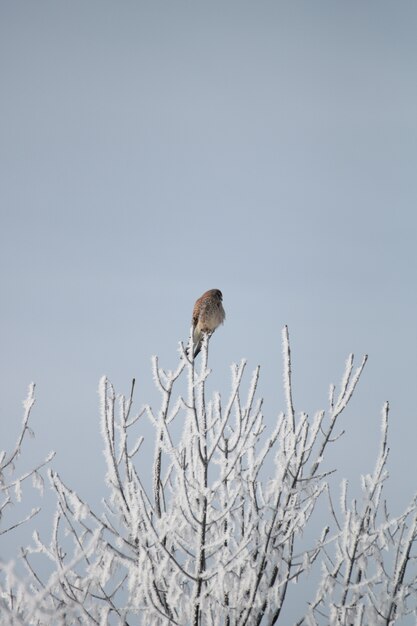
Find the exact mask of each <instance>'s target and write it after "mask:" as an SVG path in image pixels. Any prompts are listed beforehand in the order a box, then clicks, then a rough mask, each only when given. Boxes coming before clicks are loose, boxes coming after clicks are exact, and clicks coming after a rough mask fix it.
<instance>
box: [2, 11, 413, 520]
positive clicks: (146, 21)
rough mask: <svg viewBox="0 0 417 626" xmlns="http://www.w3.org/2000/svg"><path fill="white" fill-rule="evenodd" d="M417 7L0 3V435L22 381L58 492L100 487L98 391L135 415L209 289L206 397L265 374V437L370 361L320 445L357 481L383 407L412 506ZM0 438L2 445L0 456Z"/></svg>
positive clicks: (17, 415)
mask: <svg viewBox="0 0 417 626" xmlns="http://www.w3.org/2000/svg"><path fill="white" fill-rule="evenodd" d="M416 32H417V4H416V3H415V2H414V1H411V0H410V1H403V0H398V1H396V2H393V1H390V2H388V1H385V0H375V1H367V0H362V1H358V2H347V1H345V2H341V1H340V2H335V1H334V0H318V1H316V2H311V0H299V1H294V0H288V1H285V2H282V1H277V0H274V1H270V2H269V1H268V2H267V1H264V0H259V1H256V2H255V1H251V2H247V1H246V0H239V1H238V2H235V1H228V2H224V1H223V0H222V1H221V2H217V1H214V0H210V1H201V2H186V1H182V0H175V1H167V0H166V1H164V2H161V1H159V0H152V1H148V2H141V1H138V0H135V1H133V0H132V1H128V0H126V1H124V2H116V1H111V2H110V1H107V0H89V1H88V2H85V0H71V2H63V1H60V0H50V1H45V0H38V1H37V2H31V1H29V0H28V1H21V0H13V1H6V0H3V1H2V2H1V3H0V86H1V87H0V88H1V98H0V172H1V184H0V207H1V229H0V236H1V243H0V253H1V285H2V286H1V295H2V298H1V309H0V315H1V376H0V397H1V405H2V406H1V424H0V428H1V431H0V434H1V441H2V442H3V443H5V444H7V443H8V442H9V441H11V440H12V439H13V438H14V436H15V434H16V432H17V428H18V423H19V421H20V419H21V414H22V409H21V400H22V399H23V398H24V397H25V394H26V388H27V385H28V383H29V382H31V381H32V380H34V381H35V382H36V383H37V404H36V409H35V411H34V414H33V427H34V429H35V431H36V435H37V436H36V440H35V442H33V443H30V444H29V446H28V447H27V462H28V463H30V461H31V460H32V459H38V458H40V457H41V456H42V454H43V453H46V452H48V451H49V450H50V449H55V450H56V451H57V457H56V460H55V461H54V467H55V468H56V469H57V470H58V471H59V472H60V474H61V476H62V478H63V479H64V480H66V482H68V483H69V484H71V485H72V486H73V487H74V488H76V489H77V490H79V492H80V494H81V495H83V496H85V497H87V498H92V499H94V498H95V497H96V495H97V494H100V495H101V493H102V490H103V467H104V464H103V457H102V455H101V452H100V450H101V447H102V446H101V440H100V433H99V422H98V396H97V386H98V381H99V378H100V376H101V375H102V374H107V375H108V376H109V377H110V379H111V380H112V381H113V382H114V384H115V385H116V387H117V389H118V390H119V391H121V392H125V393H127V392H128V391H129V387H130V381H131V378H132V377H133V376H134V377H136V379H137V382H138V388H137V395H136V399H137V405H141V404H142V403H145V402H149V401H153V400H154V399H155V392H154V388H153V382H152V379H151V373H150V357H151V355H152V354H158V355H159V356H160V359H161V365H162V366H164V367H166V368H171V367H174V365H175V363H176V359H177V346H178V341H180V340H181V339H186V337H187V334H188V330H189V325H190V317H191V311H192V306H193V303H194V301H195V299H196V298H197V297H198V296H199V295H201V293H202V292H203V291H205V290H206V289H209V288H213V287H218V288H220V289H221V290H222V291H223V294H224V306H225V309H226V313H227V319H226V324H225V326H224V327H222V328H220V329H219V330H218V331H217V332H216V334H215V335H214V337H213V340H212V342H211V352H210V360H211V366H212V367H213V370H214V374H213V386H215V387H216V388H218V389H219V390H220V391H221V392H222V393H223V394H226V393H227V391H228V389H229V365H230V364H231V363H232V362H233V361H237V360H240V359H241V358H242V357H244V358H247V359H248V362H249V368H250V369H252V368H254V367H255V366H256V365H258V364H260V365H261V368H262V370H261V389H260V391H261V393H262V394H263V395H264V396H265V415H266V421H267V423H268V424H270V425H272V424H273V423H274V420H275V417H276V415H277V414H278V412H279V411H280V410H281V409H283V408H284V403H283V394H282V391H281V379H282V371H281V346H280V341H281V339H280V334H281V328H282V326H283V325H284V324H288V326H289V329H290V335H291V338H292V349H293V359H294V362H293V369H294V381H295V389H294V395H295V404H296V409H297V410H306V411H307V412H310V413H313V412H314V411H315V410H317V409H318V408H322V407H326V400H327V391H328V385H329V383H330V382H338V381H339V379H340V377H341V374H342V371H343V365H344V361H345V358H346V356H347V355H348V353H349V352H351V351H353V352H355V355H357V356H358V358H359V357H360V356H361V355H362V354H364V353H368V354H369V362H368V364H367V366H366V370H365V372H364V376H363V379H362V381H361V384H360V388H359V389H358V393H357V395H356V398H355V401H354V402H353V403H352V406H351V409H350V411H349V414H348V415H347V416H346V418H345V421H344V423H343V426H344V427H345V428H346V429H347V431H348V433H347V435H346V437H345V439H344V440H340V441H339V442H338V444H337V447H335V452H334V460H335V461H337V464H338V467H339V476H340V479H342V477H344V476H349V477H350V478H351V479H354V478H355V477H357V478H359V475H360V473H361V472H366V471H371V470H372V469H373V464H374V458H375V453H376V449H377V443H378V438H379V433H380V428H379V416H380V410H381V407H382V404H383V402H384V401H385V400H386V399H389V400H390V402H391V417H392V422H391V448H392V453H391V459H390V465H389V467H390V472H391V480H392V486H391V489H392V492H393V496H392V497H393V507H392V508H393V512H394V513H395V512H398V507H399V506H404V504H405V503H406V501H407V500H408V499H409V498H410V497H411V495H412V494H413V493H414V492H415V491H416V490H417V478H416V476H417V472H416V464H417V461H416V460H415V459H416V455H415V441H416V437H417V426H416V401H415V396H414V392H415V387H416V382H415V381H416V374H417V356H416V355H417V330H416V323H417V295H416V294H417V289H416V282H417V281H416V278H417V276H416V274H417V259H416V256H417V255H416V239H417V207H416V197H417V175H416V174H417V71H416V68H417V37H416ZM3 443H2V444H1V445H0V448H1V447H4V446H3Z"/></svg>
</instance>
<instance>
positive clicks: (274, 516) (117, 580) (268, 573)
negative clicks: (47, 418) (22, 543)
mask: <svg viewBox="0 0 417 626" xmlns="http://www.w3.org/2000/svg"><path fill="white" fill-rule="evenodd" d="M188 354H190V358H189V357H188V356H187V351H186V350H185V349H184V346H182V345H181V355H180V361H179V363H178V366H177V368H176V370H175V371H168V372H165V371H163V370H162V369H161V368H160V367H159V362H158V359H157V358H155V359H154V361H153V375H154V379H155V382H156V385H157V388H158V390H159V392H160V395H161V403H160V406H159V408H158V409H157V410H155V409H153V408H152V407H151V406H149V405H145V406H144V407H143V408H142V409H141V410H140V411H139V412H137V413H134V412H133V392H134V386H135V383H134V381H133V384H132V388H131V392H130V395H129V396H128V397H125V396H118V395H116V393H115V390H114V389H113V386H112V385H111V383H110V382H109V381H108V380H107V378H103V379H102V380H101V382H100V389H99V391H100V401H101V426H102V435H103V440H104V444H105V458H106V464H107V474H106V482H107V486H108V492H109V496H108V498H107V499H106V501H105V502H104V505H103V511H102V512H99V513H98V512H96V511H93V510H92V508H91V507H90V506H89V505H88V503H87V502H85V501H83V500H82V499H81V498H80V496H79V495H78V494H77V493H75V492H74V491H73V490H72V489H71V488H70V487H68V486H67V485H66V484H65V483H64V482H63V480H62V479H61V477H60V476H59V474H58V473H57V472H55V471H50V480H51V484H52V485H53V488H54V490H55V492H56V495H57V499H58V508H57V513H56V516H55V519H54V525H53V533H52V540H51V542H50V543H48V544H47V543H45V542H44V541H42V540H41V538H40V537H39V536H38V535H37V536H36V537H35V545H34V546H33V547H32V548H31V551H28V550H25V551H24V552H23V558H24V561H25V563H26V566H27V568H28V572H29V575H30V576H31V585H32V587H31V591H30V593H31V597H32V604H31V605H29V603H28V602H26V604H25V603H21V605H20V613H19V611H18V610H17V609H16V610H15V611H14V613H13V615H16V619H17V618H19V619H21V618H22V616H24V623H26V624H31V623H33V624H50V623H51V616H53V622H54V623H62V624H76V623H79V624H100V625H101V624H102V625H104V624H125V625H128V624H129V625H133V624H135V625H136V624H143V625H154V626H159V625H161V626H162V625H168V624H178V625H180V626H185V625H187V626H188V625H192V626H209V625H213V626H215V625H216V626H217V625H222V626H223V625H224V626H232V625H233V626H254V625H261V624H262V625H269V626H272V625H273V624H277V623H288V621H286V622H285V621H284V620H285V619H286V617H285V614H284V610H285V607H286V605H287V604H288V597H289V594H288V585H289V583H290V582H291V581H298V580H301V579H302V578H303V577H304V576H305V574H306V573H307V572H309V571H310V570H311V569H312V568H316V569H317V570H320V568H321V572H322V576H321V580H320V582H319V585H318V588H317V591H316V593H315V597H314V598H313V600H312V601H311V602H310V603H309V604H308V605H307V604H306V607H307V609H306V610H305V614H304V615H303V617H301V618H300V620H299V621H298V624H299V625H301V624H307V625H313V624H314V625H318V624H343V625H345V626H348V625H351V624H352V625H362V626H366V625H369V624H386V625H389V624H393V623H394V622H396V621H398V620H399V619H400V618H401V617H402V616H404V615H406V614H407V613H409V612H415V600H416V590H415V583H416V577H415V571H414V560H413V559H414V557H413V552H412V551H413V546H414V541H415V535H416V532H417V517H416V515H417V507H416V502H415V501H413V502H412V503H411V504H410V506H409V507H408V508H407V510H406V511H405V512H404V513H403V514H402V515H400V516H399V517H396V518H390V516H389V514H388V509H387V506H386V503H385V502H384V500H383V499H382V490H383V485H384V481H385V480H386V478H387V472H386V461H387V455H388V446H387V428H388V405H386V406H385V407H384V412H383V432H382V442H381V448H380V452H379V455H378V459H377V463H376V467H375V470H374V472H373V474H372V475H369V476H365V477H364V478H363V479H362V489H363V498H362V501H361V502H357V501H355V500H354V501H353V502H352V503H350V504H348V501H347V495H346V494H347V488H345V489H344V490H343V494H342V498H341V513H337V511H336V507H335V505H334V499H333V498H332V495H331V490H330V486H329V480H328V476H329V473H330V472H325V471H321V469H320V468H321V467H323V465H324V464H323V459H324V458H325V455H326V451H327V449H328V448H329V446H331V445H334V444H335V441H337V439H338V438H339V435H337V434H336V425H337V424H338V422H339V420H340V417H341V414H342V413H343V411H344V410H345V409H346V407H347V406H348V403H349V401H350V399H351V397H352V394H353V392H354V390H355V387H356V385H357V383H358V381H359V378H360V376H361V373H362V371H363V368H364V366H365V363H366V357H364V358H363V360H362V362H361V363H360V364H359V366H357V367H356V369H355V367H354V360H353V356H352V355H351V356H350V357H349V358H348V361H347V363H346V368H345V372H344V375H343V378H342V382H341V385H340V389H339V390H338V393H337V394H336V389H335V387H334V386H332V387H331V391H330V401H329V410H328V411H327V412H325V411H320V412H318V413H317V414H316V415H315V416H314V417H313V418H312V419H310V418H309V417H308V415H307V414H306V413H303V412H301V413H298V412H296V410H295V408H294V401H293V394H292V381H291V367H292V366H291V352H290V344H289V337H288V329H287V328H284V330H283V355H284V388H285V394H286V408H285V412H283V413H281V414H280V415H279V416H278V417H277V419H276V421H275V424H274V426H273V428H272V430H271V432H267V428H266V425H265V420H264V416H263V413H262V400H260V399H257V398H256V391H257V386H258V380H259V368H257V369H256V370H255V371H254V372H253V373H252V376H251V378H250V381H249V384H248V385H246V390H244V387H245V384H244V380H245V369H246V363H245V362H244V361H242V362H241V363H240V364H235V365H233V366H232V371H231V391H230V394H229V395H228V397H227V399H226V400H225V401H223V398H222V397H221V395H220V394H219V393H215V394H214V395H213V396H212V397H210V398H208V397H207V394H206V391H207V379H208V377H209V375H210V370H209V368H208V338H206V339H205V341H204V342H203V346H202V352H201V361H200V363H199V365H198V367H197V366H196V363H195V362H194V360H193V357H192V350H189V351H188ZM184 378H186V380H187V385H186V389H187V392H186V394H181V393H179V392H177V391H176V390H177V389H181V388H182V387H181V384H180V383H181V381H183V380H184ZM146 418H148V419H149V420H150V421H151V423H152V425H153V427H154V433H155V435H154V441H153V459H152V460H151V461H150V460H149V459H150V454H149V445H148V442H147V441H146V440H145V439H144V437H143V435H141V434H140V432H141V423H142V421H143V419H146ZM319 502H321V505H320V506H324V505H325V504H326V502H327V503H328V505H329V506H328V510H329V515H328V519H327V520H326V524H325V525H324V527H323V529H322V530H321V532H319V533H318V535H317V536H316V537H315V538H313V539H311V542H310V545H307V546H306V540H305V538H303V535H305V531H306V529H307V528H308V527H309V522H310V520H311V516H312V514H313V511H314V510H315V509H316V508H317V506H318V505H319V504H318V503H319ZM31 552H32V553H33V552H35V553H36V552H38V553H42V554H43V555H45V556H46V557H47V558H48V559H49V561H50V563H51V566H52V568H53V573H52V575H51V576H50V578H48V579H47V580H45V581H43V580H42V579H41V577H40V576H39V574H38V573H37V571H36V568H35V567H34V565H33V561H32V554H31ZM306 600H307V598H306ZM22 607H23V608H22ZM16 623H19V622H18V621H16Z"/></svg>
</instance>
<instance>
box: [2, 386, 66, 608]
mask: <svg viewBox="0 0 417 626" xmlns="http://www.w3.org/2000/svg"><path fill="white" fill-rule="evenodd" d="M34 403H35V385H34V384H33V383H32V384H31V385H29V390H28V395H27V398H26V400H25V401H24V403H23V406H24V414H23V420H22V424H21V427H20V430H19V432H18V435H17V440H16V443H15V445H14V447H13V448H12V450H11V451H6V450H3V451H1V452H0V537H3V541H4V540H5V539H4V536H5V535H7V534H8V533H11V532H12V531H13V530H15V529H16V528H18V527H19V526H21V525H22V524H25V523H26V522H29V520H31V519H32V518H34V517H35V516H36V515H37V514H38V513H39V511H40V507H34V508H32V510H31V511H30V512H29V513H22V514H21V516H20V517H18V518H17V519H15V520H13V521H11V522H8V519H7V518H8V516H9V515H8V514H10V512H11V511H13V513H15V511H16V509H18V508H19V506H20V508H21V509H23V508H24V507H23V503H22V485H23V484H24V483H25V482H28V481H29V480H31V481H32V485H33V487H35V489H37V490H38V491H39V492H40V493H41V494H43V488H44V479H43V476H42V473H41V470H42V468H43V467H44V466H45V465H47V464H48V463H49V462H50V461H51V460H52V458H53V457H54V453H53V452H51V453H50V454H49V455H48V457H47V458H46V459H45V460H43V461H41V462H39V463H38V464H36V465H35V466H34V467H31V468H30V469H28V470H26V471H18V469H17V468H18V464H19V460H20V457H21V455H22V448H23V444H24V442H25V440H26V439H27V437H28V436H31V437H33V436H34V433H33V431H32V429H31V427H30V426H29V419H30V415H31V411H32V408H33V405H34ZM26 591H27V590H26V588H25V586H24V585H23V586H22V584H21V583H20V582H19V580H18V578H17V577H16V575H15V573H14V568H13V564H12V563H8V564H6V563H3V562H2V560H1V557H0V607H1V609H2V611H3V612H4V614H5V615H11V614H12V613H14V609H15V608H16V606H17V605H18V604H19V605H20V604H21V597H22V596H24V595H25V593H26ZM28 597H30V595H28ZM0 614H1V611H0Z"/></svg>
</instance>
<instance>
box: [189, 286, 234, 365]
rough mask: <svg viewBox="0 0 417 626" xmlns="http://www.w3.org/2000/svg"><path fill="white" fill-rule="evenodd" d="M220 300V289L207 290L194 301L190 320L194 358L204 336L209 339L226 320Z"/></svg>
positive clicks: (221, 298) (221, 295)
mask: <svg viewBox="0 0 417 626" xmlns="http://www.w3.org/2000/svg"><path fill="white" fill-rule="evenodd" d="M222 300H223V294H222V292H221V291H220V289H209V290H208V291H206V292H205V293H203V295H202V296H200V297H199V298H198V300H196V303H195V305H194V309H193V318H192V327H193V346H194V358H195V357H196V356H197V354H198V353H199V352H200V350H201V345H202V343H203V338H204V335H205V334H207V335H208V336H209V337H210V336H211V335H212V334H213V333H214V331H215V330H216V328H217V327H218V326H220V324H223V322H224V320H225V318H226V313H225V312H224V308H223V304H222Z"/></svg>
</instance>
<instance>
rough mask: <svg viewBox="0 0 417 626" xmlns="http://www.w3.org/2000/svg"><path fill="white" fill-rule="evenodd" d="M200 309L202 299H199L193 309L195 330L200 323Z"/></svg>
mask: <svg viewBox="0 0 417 626" xmlns="http://www.w3.org/2000/svg"><path fill="white" fill-rule="evenodd" d="M200 308H201V298H199V299H198V300H197V301H196V303H195V305H194V308H193V319H192V322H193V328H195V327H196V326H197V322H198V318H199V315H200Z"/></svg>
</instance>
